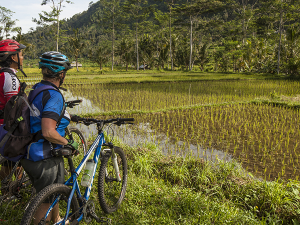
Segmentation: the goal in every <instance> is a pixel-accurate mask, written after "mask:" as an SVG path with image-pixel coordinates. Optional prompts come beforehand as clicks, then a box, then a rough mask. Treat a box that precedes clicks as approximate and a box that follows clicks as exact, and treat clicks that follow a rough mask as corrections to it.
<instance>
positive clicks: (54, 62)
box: [39, 51, 72, 77]
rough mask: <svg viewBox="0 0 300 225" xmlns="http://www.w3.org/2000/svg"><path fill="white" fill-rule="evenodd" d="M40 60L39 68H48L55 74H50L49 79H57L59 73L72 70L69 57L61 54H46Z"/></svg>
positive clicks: (52, 52) (53, 52) (51, 52)
mask: <svg viewBox="0 0 300 225" xmlns="http://www.w3.org/2000/svg"><path fill="white" fill-rule="evenodd" d="M40 60H41V61H40V62H39V68H42V67H46V68H48V69H49V70H51V71H52V72H53V74H49V75H47V77H57V76H58V75H59V72H61V71H63V70H64V71H67V70H69V69H71V68H72V66H71V63H70V61H69V59H68V57H67V56H65V55H64V54H61V53H60V52H55V51H50V52H45V53H43V54H42V56H41V57H40Z"/></svg>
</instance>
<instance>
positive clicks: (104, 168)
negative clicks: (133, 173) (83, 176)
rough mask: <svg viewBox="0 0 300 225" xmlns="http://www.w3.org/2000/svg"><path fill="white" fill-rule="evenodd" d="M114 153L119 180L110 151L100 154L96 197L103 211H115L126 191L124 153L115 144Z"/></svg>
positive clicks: (125, 161)
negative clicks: (119, 179)
mask: <svg viewBox="0 0 300 225" xmlns="http://www.w3.org/2000/svg"><path fill="white" fill-rule="evenodd" d="M114 153H115V155H116V157H117V164H118V166H119V172H120V178H121V181H118V180H117V174H116V172H115V168H114V164H113V161H112V152H111V151H107V152H106V153H104V155H103V156H102V158H101V166H100V171H99V176H98V198H99V203H100V206H101V208H102V210H103V211H104V212H105V213H112V212H115V211H116V210H117V209H118V208H119V206H120V205H121V202H122V201H123V199H124V197H125V193H126V186H127V160H126V157H125V153H124V152H123V150H122V149H121V148H120V147H116V146H114Z"/></svg>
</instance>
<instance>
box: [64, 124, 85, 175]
mask: <svg viewBox="0 0 300 225" xmlns="http://www.w3.org/2000/svg"><path fill="white" fill-rule="evenodd" d="M68 129H69V132H70V133H71V134H72V135H71V136H70V137H69V136H68V134H67V133H66V135H65V138H67V139H71V140H74V141H76V142H77V143H78V144H79V146H78V151H79V155H77V156H72V161H73V165H74V167H75V168H76V167H77V166H78V165H79V163H80V162H81V160H82V159H83V157H84V156H85V154H86V153H87V144H86V141H85V138H84V136H83V134H82V133H81V131H80V130H78V128H76V127H72V126H69V127H68ZM64 161H65V163H64V164H65V175H66V178H67V177H69V176H70V168H69V164H68V162H67V159H64Z"/></svg>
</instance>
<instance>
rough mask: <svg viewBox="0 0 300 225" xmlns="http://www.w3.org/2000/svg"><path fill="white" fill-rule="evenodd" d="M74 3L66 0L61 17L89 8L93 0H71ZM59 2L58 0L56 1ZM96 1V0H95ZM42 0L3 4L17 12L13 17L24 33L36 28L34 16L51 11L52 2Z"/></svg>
mask: <svg viewBox="0 0 300 225" xmlns="http://www.w3.org/2000/svg"><path fill="white" fill-rule="evenodd" d="M71 1H72V2H73V4H67V3H65V2H64V5H65V7H64V8H63V11H62V13H61V19H65V18H70V17H72V16H73V15H75V14H77V13H81V12H83V11H86V10H87V9H88V6H89V3H90V2H91V0H87V1H86V0H71ZM55 2H57V0H56V1H55ZM94 2H96V1H94ZM41 3H42V0H6V1H4V0H3V1H1V4H0V5H1V6H2V7H5V8H7V9H10V10H11V11H13V12H15V13H14V14H13V17H12V19H13V20H18V21H17V22H16V26H18V27H22V33H27V32H28V31H29V29H30V28H31V27H33V28H35V27H36V24H35V23H34V22H32V18H37V19H38V18H39V13H41V12H42V11H46V12H48V11H50V3H48V5H43V6H42V5H41Z"/></svg>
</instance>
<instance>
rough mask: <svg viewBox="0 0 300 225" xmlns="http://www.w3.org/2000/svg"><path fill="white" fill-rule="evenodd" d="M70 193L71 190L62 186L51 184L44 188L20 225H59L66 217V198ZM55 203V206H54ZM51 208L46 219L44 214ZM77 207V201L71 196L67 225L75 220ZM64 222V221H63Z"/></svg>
mask: <svg viewBox="0 0 300 225" xmlns="http://www.w3.org/2000/svg"><path fill="white" fill-rule="evenodd" d="M70 193H71V188H70V187H68V186H66V185H64V184H51V185H49V186H47V187H45V188H44V189H43V190H42V191H41V192H40V193H39V194H38V195H36V197H35V198H34V199H33V200H32V201H31V203H30V204H29V206H28V208H27V209H26V211H25V213H24V216H23V218H22V221H21V224H22V225H31V224H40V225H44V224H45V225H46V224H56V223H57V224H61V222H62V220H63V219H64V218H65V216H66V209H67V203H68V198H69V195H70ZM54 202H56V204H54ZM51 206H53V208H52V209H51V211H50V213H49V214H48V217H47V218H46V213H47V211H48V210H49V208H50V207H51ZM78 212H79V205H78V201H77V199H76V198H75V197H74V196H73V198H72V200H71V207H70V212H69V214H68V215H67V217H66V218H67V221H68V222H69V223H68V222H67V224H71V222H72V221H74V220H75V219H77V217H78ZM65 222H66V221H65Z"/></svg>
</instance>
